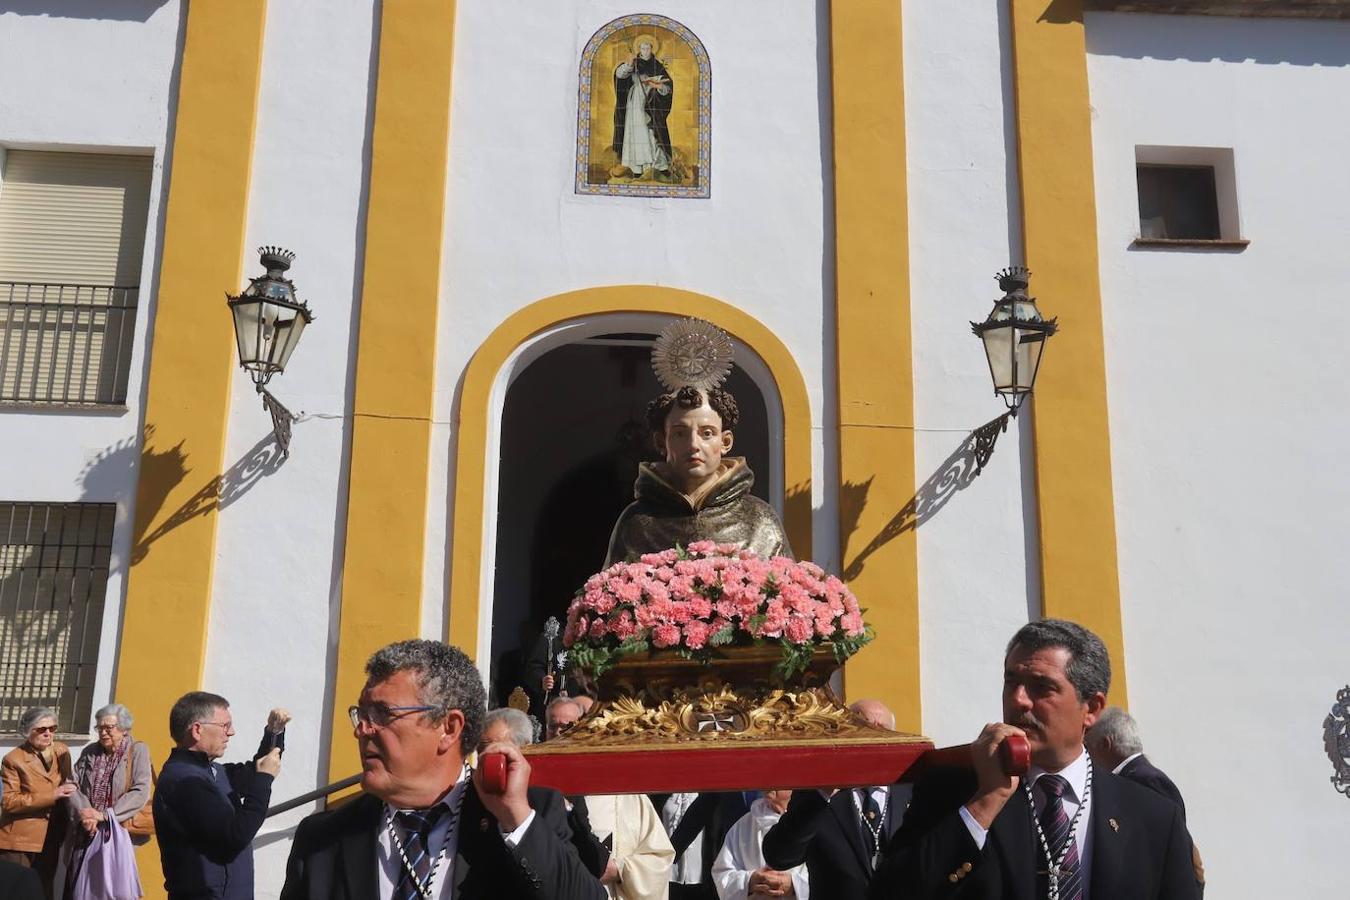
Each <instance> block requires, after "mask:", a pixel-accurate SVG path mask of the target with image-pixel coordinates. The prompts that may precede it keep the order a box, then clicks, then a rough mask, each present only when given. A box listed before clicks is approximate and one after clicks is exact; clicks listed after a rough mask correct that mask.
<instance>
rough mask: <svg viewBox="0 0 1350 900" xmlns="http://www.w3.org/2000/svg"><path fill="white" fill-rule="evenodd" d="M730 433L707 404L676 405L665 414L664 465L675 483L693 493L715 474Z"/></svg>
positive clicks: (714, 476)
mask: <svg viewBox="0 0 1350 900" xmlns="http://www.w3.org/2000/svg"><path fill="white" fill-rule="evenodd" d="M731 443H732V434H731V432H730V431H725V430H723V428H722V417H721V416H719V415H718V414H717V410H715V409H713V408H712V407H711V406H709V405H708V401H707V398H706V397H705V398H704V400H703V405H702V406H699V407H697V408H695V409H683V408H682V407H680V406H679V405H678V404H676V405H675V407H674V408H673V409H671V411H670V412H669V413H667V414H666V433H665V439H664V444H665V448H666V466H667V467H668V468H669V469H670V475H671V478H672V479H673V480H674V482H675V486H676V487H678V488H679V489H680V490H682V491H684V492H685V493H686V494H692V493H694V491H696V490H698V489H699V488H700V487H702V486H703V485H705V484H707V483H708V482H709V481H712V480H713V479H714V478H716V477H717V473H718V470H719V469H720V468H721V466H722V457H723V456H726V455H727V454H728V453H730V452H731Z"/></svg>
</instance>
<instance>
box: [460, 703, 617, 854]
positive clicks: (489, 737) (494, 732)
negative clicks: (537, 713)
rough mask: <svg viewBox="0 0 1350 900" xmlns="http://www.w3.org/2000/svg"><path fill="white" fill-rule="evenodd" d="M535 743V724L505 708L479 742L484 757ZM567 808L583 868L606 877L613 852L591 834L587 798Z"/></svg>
mask: <svg viewBox="0 0 1350 900" xmlns="http://www.w3.org/2000/svg"><path fill="white" fill-rule="evenodd" d="M533 742H534V723H533V722H531V721H530V717H529V716H527V715H525V713H523V712H521V711H520V710H518V709H511V708H510V707H509V706H508V707H503V708H501V709H490V710H488V713H487V719H486V720H484V723H483V736H482V737H481V738H479V739H478V752H479V753H480V754H481V753H482V752H483V751H484V750H485V749H486V748H487V746H488V745H489V744H501V743H506V744H514V745H515V746H517V747H528V746H529V745H530V744H532V743H533ZM563 805H564V807H565V808H566V809H567V825H568V827H569V828H570V829H571V832H572V846H573V848H575V849H576V851H577V856H579V857H581V864H582V865H583V866H585V867H586V871H588V872H590V873H591V874H592V875H594V876H595V877H596V878H600V877H602V876H603V875H604V874H605V870H606V869H607V868H608V867H609V850H607V849H605V845H604V844H602V843H600V841H599V840H598V839H597V838H596V836H595V834H594V833H592V831H591V819H590V814H589V812H588V811H587V809H586V798H585V797H564V798H563Z"/></svg>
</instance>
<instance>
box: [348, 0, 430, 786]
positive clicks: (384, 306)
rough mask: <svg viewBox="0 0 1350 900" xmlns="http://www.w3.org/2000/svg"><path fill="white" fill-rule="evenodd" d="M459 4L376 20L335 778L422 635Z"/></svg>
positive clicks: (414, 7) (422, 4)
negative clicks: (371, 679) (372, 682)
mask: <svg viewBox="0 0 1350 900" xmlns="http://www.w3.org/2000/svg"><path fill="white" fill-rule="evenodd" d="M454 36H455V3H454V0H397V2H386V3H384V4H383V6H382V7H381V13H380V47H379V70H378V74H377V80H376V87H375V123H374V133H373V135H372V138H371V160H370V194H369V197H370V200H369V205H368V207H367V215H366V255H365V265H364V271H365V276H364V281H363V285H362V293H361V321H360V332H359V335H360V338H359V345H358V349H357V358H356V396H355V410H354V420H355V421H354V423H353V426H352V452H351V481H350V490H349V494H348V500H347V544H346V552H345V557H344V560H343V566H342V610H341V616H340V618H341V622H340V626H339V631H338V652H337V673H336V690H335V694H334V700H333V703H334V707H335V709H334V712H333V743H332V752H331V754H330V757H329V773H330V774H331V776H332V777H333V779H334V780H336V779H339V778H345V777H346V776H348V775H351V774H352V773H353V772H355V771H357V769H358V768H359V766H358V761H357V757H356V746H355V743H354V742H353V741H352V732H351V725H350V723H349V722H348V720H347V713H346V709H347V707H348V706H349V705H350V704H351V703H352V702H354V701H355V699H356V696H357V694H359V693H360V691H361V686H362V684H364V682H365V676H364V667H365V661H366V659H367V658H368V657H369V656H370V654H371V653H372V652H373V651H374V650H376V649H378V648H379V647H381V646H383V645H385V644H387V643H389V642H391V641H396V640H402V639H404V638H410V637H417V636H418V635H419V633H420V629H421V601H422V548H423V542H424V540H425V531H426V518H427V516H426V510H427V466H428V455H429V453H430V446H431V412H432V393H433V390H434V386H435V374H436V371H435V370H436V315H437V306H438V303H439V298H440V280H441V247H442V242H443V235H442V224H443V212H444V207H445V183H446V163H447V159H448V155H447V154H448V141H449V131H450V76H451V62H452V58H453V51H454Z"/></svg>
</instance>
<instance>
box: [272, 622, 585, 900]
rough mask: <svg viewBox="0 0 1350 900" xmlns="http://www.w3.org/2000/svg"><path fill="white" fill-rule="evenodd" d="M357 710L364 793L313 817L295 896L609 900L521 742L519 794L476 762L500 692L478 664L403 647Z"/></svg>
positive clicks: (515, 766) (444, 652)
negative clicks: (492, 692)
mask: <svg viewBox="0 0 1350 900" xmlns="http://www.w3.org/2000/svg"><path fill="white" fill-rule="evenodd" d="M366 676H367V680H366V685H365V688H364V690H362V691H361V697H360V699H359V701H358V702H357V705H356V706H353V707H352V708H351V709H350V711H349V714H350V715H351V717H352V727H353V729H354V731H355V737H356V742H357V747H358V749H359V751H360V756H361V787H362V788H363V790H364V792H365V793H364V795H363V796H361V797H358V798H356V799H354V800H351V801H350V802H348V803H344V804H343V805H341V806H339V807H338V808H336V809H332V810H328V811H326V812H321V813H317V814H315V815H312V816H310V817H308V818H307V819H305V820H304V821H303V822H301V823H300V827H299V829H297V831H296V833H295V841H294V843H293V844H292V845H291V856H290V859H289V861H288V862H287V864H286V885H285V887H283V888H282V891H281V896H282V898H283V900H328V898H347V900H366V898H370V900H388V898H394V900H419V898H433V897H434V898H450V897H453V898H455V900H476V898H487V897H491V898H494V900H496V898H500V900H507V898H510V900H516V898H537V900H545V898H547V900H573V898H588V900H598V898H603V897H604V892H603V890H602V889H601V887H600V883H599V882H598V881H597V880H596V879H595V878H594V877H593V876H592V875H591V874H590V873H589V872H588V871H586V869H585V868H584V867H583V866H582V864H581V861H580V860H579V859H578V857H577V854H576V851H575V850H574V849H573V847H572V845H571V843H570V838H571V832H570V830H569V828H568V825H567V820H566V817H565V814H564V812H563V805H562V798H561V796H560V795H559V794H558V793H557V792H556V791H550V790H545V789H541V788H530V787H529V778H530V766H529V763H528V762H526V761H525V757H524V756H522V755H521V753H520V750H519V749H518V748H517V747H516V746H515V745H513V744H511V743H507V742H502V743H492V744H488V745H487V746H486V747H484V748H483V750H484V752H485V753H501V754H503V755H504V756H505V757H506V760H507V784H506V791H505V792H504V793H502V794H494V793H491V792H490V791H488V790H485V789H484V786H483V781H482V777H481V775H480V774H479V773H478V772H475V771H473V770H471V769H470V768H469V765H468V762H467V757H468V755H469V753H470V752H471V751H472V750H473V749H474V748H475V746H476V745H477V742H478V738H479V736H480V735H481V734H482V732H483V723H484V718H485V716H486V712H487V709H486V693H485V691H484V690H483V680H482V678H481V677H480V676H479V674H478V670H477V669H476V668H475V667H474V665H473V662H472V661H471V660H470V659H469V658H468V657H467V656H465V655H464V654H463V653H462V652H460V651H459V650H457V649H455V648H454V647H451V646H449V645H447V644H443V643H440V642H439V641H422V640H410V641H401V642H399V643H396V644H390V645H389V646H387V647H384V648H383V649H381V650H378V651H376V653H375V654H374V655H373V656H372V657H371V658H370V660H369V661H368V662H367V663H366Z"/></svg>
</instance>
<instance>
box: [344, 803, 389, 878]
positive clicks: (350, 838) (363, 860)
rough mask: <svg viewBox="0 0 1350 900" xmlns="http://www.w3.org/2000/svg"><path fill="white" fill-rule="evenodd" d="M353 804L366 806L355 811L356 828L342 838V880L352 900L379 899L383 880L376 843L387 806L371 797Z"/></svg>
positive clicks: (353, 817) (354, 822) (354, 823)
mask: <svg viewBox="0 0 1350 900" xmlns="http://www.w3.org/2000/svg"><path fill="white" fill-rule="evenodd" d="M351 802H352V803H360V804H362V808H361V809H360V810H359V811H354V813H353V816H352V823H353V826H354V827H352V828H350V829H348V830H347V832H346V834H344V835H343V836H342V844H341V851H340V852H341V855H342V878H343V881H345V882H346V885H347V896H348V897H353V898H355V897H377V896H379V878H378V875H377V873H376V871H375V857H376V854H375V841H376V835H377V834H379V831H380V817H381V813H382V812H383V810H384V804H383V803H381V802H380V801H379V799H377V798H376V797H374V796H371V795H369V794H367V795H365V796H363V797H361V798H360V799H357V800H352V801H351Z"/></svg>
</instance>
